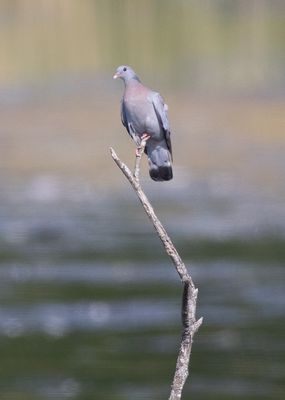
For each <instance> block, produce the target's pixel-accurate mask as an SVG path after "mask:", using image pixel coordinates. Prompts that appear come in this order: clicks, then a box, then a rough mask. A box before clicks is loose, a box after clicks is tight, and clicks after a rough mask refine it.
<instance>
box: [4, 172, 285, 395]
mask: <svg viewBox="0 0 285 400" xmlns="http://www.w3.org/2000/svg"><path fill="white" fill-rule="evenodd" d="M186 187H187V183H186ZM207 187H208V188H209V187H210V186H209V182H207V181H201V180H197V181H192V183H191V182H190V183H189V187H188V190H187V191H185V190H182V189H181V190H180V191H179V188H177V187H176V188H175V187H172V188H171V187H170V188H169V187H168V188H167V189H162V191H161V192H160V196H159V198H158V197H157V196H158V195H157V191H156V190H153V189H152V187H151V186H150V187H149V192H150V197H151V198H152V199H153V202H154V203H155V204H156V203H158V202H159V203H160V209H161V211H160V214H161V216H162V218H164V217H166V216H167V219H169V221H168V222H167V225H168V229H169V231H170V232H171V233H172V236H173V238H174V240H175V242H176V244H177V246H178V248H179V249H180V250H181V253H182V254H183V255H184V256H185V258H186V261H188V262H189V260H191V263H190V265H189V268H190V269H191V273H192V275H193V278H194V280H195V282H196V284H197V286H198V287H199V293H200V296H199V305H198V315H203V316H204V318H205V323H204V325H203V327H202V328H201V330H200V332H199V334H198V335H197V337H196V340H195V346H194V350H193V360H192V362H193V367H192V376H191V383H192V384H191V385H187V387H186V389H185V394H187V393H188V394H189V396H190V395H191V394H192V395H193V394H194V395H195V397H196V398H198V399H204V398H213V399H214V398H219V399H223V398H225V399H226V398H229V397H231V398H232V396H235V397H236V398H243V399H245V398H248V399H249V398H250V399H254V398H256V399H257V398H259V399H260V398H268V399H269V398H271V399H278V398H280V395H281V393H282V390H283V389H284V386H283V382H284V372H285V371H284V369H283V368H282V359H283V357H284V346H283V337H284V324H283V322H281V321H282V317H283V314H284V307H285V301H284V294H283V280H284V279H283V277H284V260H285V252H284V248H285V243H284V234H285V225H284V219H281V216H282V215H284V212H285V210H284V204H281V203H280V202H278V201H277V202H276V203H274V204H273V203H272V199H269V200H268V198H267V197H266V196H265V197H264V198H263V199H262V196H260V194H258V193H254V192H253V191H250V192H248V191H247V190H246V188H241V187H239V188H238V190H236V191H235V190H234V189H233V190H232V191H225V192H222V191H221V192H220V193H219V195H218V194H217V193H216V192H215V191H211V190H209V191H207V190H206V188H207ZM194 188H195V190H191V189H194ZM2 189H3V190H2V191H1V195H0V196H1V225H0V240H1V241H0V246H1V247H0V250H1V252H0V262H1V265H0V289H1V290H0V299H1V307H0V346H1V354H2V356H1V357H2V362H3V363H4V364H5V370H3V371H2V382H3V384H2V388H1V396H2V398H15V399H17V398H20V399H26V398H27V399H54V398H58V399H64V398H74V399H91V398H94V394H95V397H96V398H101V399H106V400H107V399H108V400H109V399H110V400H111V399H146V398H152V399H160V398H165V397H166V396H167V393H168V390H169V384H170V380H171V377H172V373H173V368H174V364H175V357H176V351H177V346H178V342H179V334H180V333H179V331H180V296H181V287H180V284H179V282H178V279H177V276H176V273H175V271H174V269H173V267H172V265H171V264H170V262H169V261H168V260H167V259H166V257H165V255H164V252H163V250H162V246H161V244H160V242H159V241H158V239H157V238H156V236H155V234H154V232H153V230H152V227H151V226H150V224H149V223H148V221H147V220H146V218H145V216H144V215H143V212H142V210H140V208H139V205H138V203H137V202H136V201H135V199H134V198H133V197H132V196H129V193H128V194H126V192H121V191H117V194H116V196H115V197H114V196H112V195H111V194H110V193H112V192H110V191H108V190H107V191H105V192H102V193H98V192H97V191H96V189H95V187H93V186H92V185H91V184H90V183H86V182H83V181H77V182H75V181H74V180H72V179H70V180H62V179H59V178H58V177H53V176H51V175H50V176H42V177H41V176H39V177H37V178H33V179H29V180H25V181H23V180H21V181H14V182H13V181H10V182H9V183H4V182H3V183H2ZM177 190H178V193H177ZM174 191H175V192H176V193H175V195H174ZM162 195H163V196H162ZM257 196H258V198H259V207H263V209H264V213H260V212H257V213H256V214H254V213H253V209H254V206H255V204H256V200H255V199H256V197H257ZM170 210H171V212H169V211H170ZM126 221H127V223H126ZM209 226H210V227H211V226H215V227H216V229H209ZM277 227H278V236H276V234H275V232H276V229H277ZM268 243H269V244H268ZM228 247H230V249H231V250H230V251H228ZM260 252H261V253H260ZM188 258H189V260H188ZM134 363H135V364H136V368H134ZM106 382H108V385H107V386H106ZM213 393H214V394H213Z"/></svg>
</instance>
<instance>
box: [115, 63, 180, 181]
mask: <svg viewBox="0 0 285 400" xmlns="http://www.w3.org/2000/svg"><path fill="white" fill-rule="evenodd" d="M114 78H115V79H116V78H121V79H123V81H124V84H125V91H124V95H123V98H122V102H121V120H122V123H123V125H124V126H125V128H126V129H127V131H128V133H129V134H130V136H131V137H132V138H133V139H134V141H135V142H136V144H137V145H138V144H139V143H140V141H141V137H142V135H145V134H146V135H148V136H149V139H148V140H147V143H146V147H145V152H146V154H147V156H148V162H149V174H150V176H151V178H152V179H153V180H155V181H168V180H170V179H172V177H173V174H172V149H171V141H170V128H169V122H168V116H167V105H166V104H164V101H163V99H162V97H161V96H160V94H159V93H157V92H154V91H153V90H151V89H149V88H147V87H146V86H144V85H143V84H142V83H141V81H140V79H139V77H138V76H137V75H136V73H135V72H134V71H133V69H132V68H131V67H129V66H127V65H126V66H124V65H123V66H120V67H118V69H117V71H116V73H115V75H114Z"/></svg>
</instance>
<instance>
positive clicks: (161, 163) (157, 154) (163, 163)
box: [147, 146, 173, 181]
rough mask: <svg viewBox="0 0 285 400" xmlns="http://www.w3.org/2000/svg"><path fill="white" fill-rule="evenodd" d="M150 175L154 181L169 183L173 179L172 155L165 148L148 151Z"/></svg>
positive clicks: (158, 147)
mask: <svg viewBox="0 0 285 400" xmlns="http://www.w3.org/2000/svg"><path fill="white" fill-rule="evenodd" d="M147 155H148V163H149V175H150V177H151V179H153V180H154V181H169V180H170V179H172V178H173V173H172V165H171V154H170V152H169V150H168V149H167V148H165V147H161V146H156V147H155V148H154V149H151V150H150V149H147Z"/></svg>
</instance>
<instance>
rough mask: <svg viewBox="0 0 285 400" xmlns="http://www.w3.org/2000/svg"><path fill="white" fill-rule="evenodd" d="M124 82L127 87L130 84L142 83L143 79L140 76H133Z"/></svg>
mask: <svg viewBox="0 0 285 400" xmlns="http://www.w3.org/2000/svg"><path fill="white" fill-rule="evenodd" d="M124 83H125V87H128V86H136V85H140V84H141V81H140V78H139V77H138V76H132V77H131V78H129V79H126V80H124Z"/></svg>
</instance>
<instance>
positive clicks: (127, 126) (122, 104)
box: [121, 99, 131, 135]
mask: <svg viewBox="0 0 285 400" xmlns="http://www.w3.org/2000/svg"><path fill="white" fill-rule="evenodd" d="M121 121H122V124H123V125H124V127H125V128H126V130H127V131H128V133H129V134H130V135H131V133H130V127H129V124H128V120H127V116H126V109H125V105H124V99H122V100H121Z"/></svg>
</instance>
